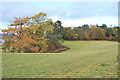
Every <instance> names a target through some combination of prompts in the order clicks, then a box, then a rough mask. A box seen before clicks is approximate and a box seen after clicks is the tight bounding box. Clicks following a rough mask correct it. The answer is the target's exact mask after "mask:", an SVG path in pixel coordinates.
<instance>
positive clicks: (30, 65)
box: [2, 41, 118, 78]
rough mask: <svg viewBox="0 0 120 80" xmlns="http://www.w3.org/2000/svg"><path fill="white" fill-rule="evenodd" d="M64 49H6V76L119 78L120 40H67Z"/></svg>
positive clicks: (4, 62) (4, 72) (4, 54)
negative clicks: (59, 51)
mask: <svg viewBox="0 0 120 80" xmlns="http://www.w3.org/2000/svg"><path fill="white" fill-rule="evenodd" d="M63 45H65V46H67V47H69V48H70V49H69V50H67V51H64V52H62V53H29V54H28V53H14V54H10V53H3V55H2V61H3V62H2V68H3V70H2V71H3V74H2V76H3V77H4V78H117V77H118V76H117V75H118V73H117V72H118V71H117V66H118V64H117V55H118V43H117V42H113V41H65V43H64V44H63Z"/></svg>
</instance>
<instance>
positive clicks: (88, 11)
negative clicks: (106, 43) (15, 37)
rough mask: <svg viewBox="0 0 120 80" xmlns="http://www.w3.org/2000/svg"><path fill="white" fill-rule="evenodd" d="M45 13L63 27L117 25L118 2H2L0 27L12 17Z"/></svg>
mask: <svg viewBox="0 0 120 80" xmlns="http://www.w3.org/2000/svg"><path fill="white" fill-rule="evenodd" d="M39 12H44V13H47V18H50V19H52V20H53V21H54V22H55V21H57V20H60V21H61V22H62V25H63V26H64V27H73V26H74V27H77V26H81V25H83V24H88V25H96V24H98V25H102V24H106V25H107V26H108V27H110V25H113V26H117V25H118V2H2V22H1V23H0V29H6V28H7V26H8V25H9V24H10V23H12V21H13V20H14V17H26V16H29V17H30V16H33V15H35V14H38V13H39Z"/></svg>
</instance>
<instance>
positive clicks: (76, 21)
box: [50, 14, 118, 27]
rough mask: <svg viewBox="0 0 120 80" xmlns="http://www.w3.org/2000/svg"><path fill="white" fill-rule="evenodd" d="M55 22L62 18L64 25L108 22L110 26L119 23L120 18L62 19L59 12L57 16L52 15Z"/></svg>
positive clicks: (75, 25)
mask: <svg viewBox="0 0 120 80" xmlns="http://www.w3.org/2000/svg"><path fill="white" fill-rule="evenodd" d="M50 18H51V19H52V20H53V21H54V22H56V21H57V20H60V21H61V22H62V25H63V26H64V27H71V26H74V27H77V26H81V25H83V24H88V25H96V24H98V25H102V24H106V25H107V26H108V27H109V26H110V25H116V26H117V25H118V19H117V17H98V16H96V17H91V18H84V19H74V20H71V19H61V18H60V17H59V16H58V15H57V14H56V15H55V16H52V17H50Z"/></svg>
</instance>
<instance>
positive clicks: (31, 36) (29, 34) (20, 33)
mask: <svg viewBox="0 0 120 80" xmlns="http://www.w3.org/2000/svg"><path fill="white" fill-rule="evenodd" d="M46 16H47V15H46V14H45V13H43V12H40V13H39V14H37V15H34V16H32V17H24V18H15V20H14V21H13V23H12V24H11V25H10V27H9V28H8V29H4V30H2V31H3V33H4V36H3V39H4V41H5V42H4V44H3V45H2V49H3V50H4V51H9V52H45V51H46V50H47V48H48V47H52V46H50V45H48V43H49V42H50V39H49V38H48V35H49V34H51V33H53V28H54V23H53V22H52V21H51V20H50V19H47V18H46Z"/></svg>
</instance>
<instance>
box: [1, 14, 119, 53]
mask: <svg viewBox="0 0 120 80" xmlns="http://www.w3.org/2000/svg"><path fill="white" fill-rule="evenodd" d="M118 29H119V27H113V28H108V27H107V26H106V25H105V24H103V25H102V26H98V25H91V26H89V25H87V24H84V25H82V26H78V27H73V28H71V27H63V26H62V23H61V21H59V20H58V21H56V22H53V21H52V20H51V19H48V18H47V15H46V13H43V12H40V13H39V14H37V15H34V16H31V17H23V18H21V17H19V18H15V19H14V21H13V23H11V24H10V26H9V28H8V29H3V30H2V32H3V37H2V39H3V40H4V41H5V42H4V43H3V44H2V50H3V51H4V52H32V53H33V52H49V51H50V50H53V49H56V48H59V47H60V46H61V43H63V42H64V40H114V41H118V40H119V41H120V38H118Z"/></svg>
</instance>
